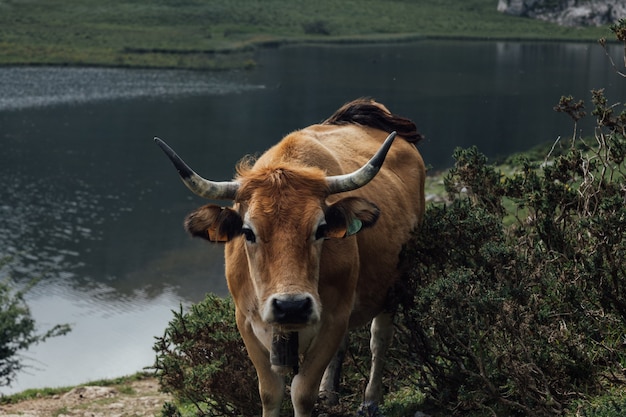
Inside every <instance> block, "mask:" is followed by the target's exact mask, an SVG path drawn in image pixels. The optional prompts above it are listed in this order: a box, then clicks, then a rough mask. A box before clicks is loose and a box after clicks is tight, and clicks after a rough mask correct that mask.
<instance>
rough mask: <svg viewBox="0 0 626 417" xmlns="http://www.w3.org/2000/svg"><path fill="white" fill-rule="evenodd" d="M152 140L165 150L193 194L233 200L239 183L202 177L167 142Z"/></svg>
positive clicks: (213, 198) (157, 139)
mask: <svg viewBox="0 0 626 417" xmlns="http://www.w3.org/2000/svg"><path fill="white" fill-rule="evenodd" d="M154 141H155V142H156V143H157V145H159V147H160V148H161V149H162V150H163V152H165V154H166V155H167V157H168V158H170V161H172V163H173V164H174V166H175V167H176V170H177V171H178V174H179V175H180V178H181V179H182V180H183V182H184V183H185V185H186V186H187V188H189V189H190V190H191V191H192V192H193V193H194V194H197V195H199V196H200V197H203V198H208V199H210V200H234V199H235V196H236V195H237V190H238V189H239V183H238V182H237V181H222V182H215V181H210V180H207V179H205V178H202V177H201V176H200V175H198V174H196V173H195V172H194V171H193V169H191V168H189V166H188V165H187V164H186V163H185V161H183V160H182V159H181V158H180V156H178V155H177V154H176V152H174V150H173V149H172V148H170V147H169V146H168V145H167V143H165V142H163V141H162V140H161V139H159V138H156V137H155V138H154Z"/></svg>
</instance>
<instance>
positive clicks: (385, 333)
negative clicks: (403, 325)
mask: <svg viewBox="0 0 626 417" xmlns="http://www.w3.org/2000/svg"><path fill="white" fill-rule="evenodd" d="M392 337H393V314H392V313H389V312H383V313H380V314H379V315H378V316H376V317H374V320H372V326H371V337H370V350H371V351H372V367H371V368H370V378H369V382H368V384H367V387H366V388H365V397H364V399H363V404H362V405H361V413H362V414H363V415H366V416H370V415H376V414H377V410H378V403H379V402H380V401H381V400H382V397H383V370H384V367H385V355H386V353H387V349H388V348H389V344H390V343H391V339H392Z"/></svg>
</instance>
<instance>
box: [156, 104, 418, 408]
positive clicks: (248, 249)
mask: <svg viewBox="0 0 626 417" xmlns="http://www.w3.org/2000/svg"><path fill="white" fill-rule="evenodd" d="M392 131H397V132H398V135H399V136H400V137H402V138H403V139H404V140H400V141H396V143H395V144H394V146H393V147H391V144H392V142H393V140H394V137H395V135H396V133H395V132H393V133H391V134H389V132H392ZM385 138H387V139H385ZM419 139H421V136H420V134H419V133H418V132H417V130H416V128H415V124H414V123H412V122H411V121H410V120H408V119H405V118H403V117H399V116H396V115H393V114H391V113H390V112H389V111H388V110H387V109H386V108H385V107H384V106H383V105H381V104H378V103H376V102H374V101H371V100H367V99H359V100H355V101H353V102H351V103H348V104H346V105H344V106H343V107H342V108H340V109H339V110H338V111H337V112H336V113H335V114H334V115H333V116H331V117H330V118H329V119H328V120H326V121H325V122H323V123H322V124H318V125H313V126H309V127H307V128H305V129H302V130H298V131H296V132H293V133H291V134H289V135H287V136H286V137H285V138H284V139H283V140H282V141H280V142H279V143H278V144H277V145H275V146H274V147H272V148H271V149H269V150H268V151H267V152H266V153H265V154H263V155H262V156H261V157H260V158H259V159H258V160H257V161H256V162H255V163H254V164H251V163H249V162H245V163H241V164H240V166H239V167H238V175H237V177H236V178H235V179H234V180H233V181H227V182H213V181H209V180H206V179H204V178H202V177H200V176H198V175H197V174H196V173H195V172H194V171H192V170H191V169H190V168H189V167H188V166H187V165H186V164H185V163H184V162H183V161H182V160H181V159H180V158H179V157H178V156H177V155H176V154H175V153H174V151H172V150H171V149H170V148H169V147H168V146H167V145H166V144H165V143H164V142H163V141H161V140H159V139H158V138H155V140H156V141H157V143H158V144H159V145H160V146H161V148H162V149H163V150H164V151H165V152H166V154H167V155H168V156H169V157H170V159H171V160H172V162H173V163H174V164H175V166H176V168H177V169H178V171H179V174H180V175H181V177H182V179H183V181H184V182H185V184H186V185H187V186H188V187H189V188H190V189H191V190H192V191H193V192H194V193H196V194H198V195H200V196H202V197H205V198H209V199H218V200H233V201H234V204H233V206H232V208H225V207H220V206H217V205H213V204H209V205H206V206H203V207H201V208H199V209H197V210H196V211H194V212H193V213H191V214H190V215H189V216H188V217H187V218H186V220H185V228H186V229H187V231H189V232H190V233H191V234H192V235H194V236H199V237H202V238H204V239H207V240H209V241H212V242H225V243H226V247H225V260H226V278H227V281H228V288H229V290H230V293H231V294H232V297H233V299H234V301H235V306H236V320H237V327H238V328H239V331H240V333H241V336H242V337H243V341H244V343H245V345H246V348H247V350H248V354H249V356H250V359H251V360H252V362H253V364H254V366H255V368H256V371H257V375H258V377H259V392H260V395H261V401H262V403H263V416H264V417H270V416H278V415H279V410H280V404H281V402H282V398H283V393H284V375H285V374H286V373H288V372H289V371H290V370H292V369H293V370H294V372H295V375H294V376H293V379H292V383H291V400H292V403H293V408H294V412H295V415H296V416H297V417H304V416H310V415H311V413H312V411H313V407H314V404H315V401H316V400H317V398H318V390H319V392H320V393H321V394H323V395H324V397H325V398H326V399H327V400H329V401H333V400H336V394H335V392H336V388H335V387H334V385H335V380H336V379H337V378H336V374H335V373H336V372H337V369H338V367H339V366H340V364H338V363H336V361H332V359H333V356H334V355H335V353H336V352H338V350H339V348H340V347H341V346H342V343H343V341H344V337H345V335H346V334H347V330H348V328H349V327H354V326H361V325H364V324H366V323H367V322H369V321H370V320H371V321H372V324H371V342H370V347H371V350H372V367H371V371H370V380H369V384H368V386H367V388H366V391H365V398H364V405H365V406H367V407H368V412H371V411H373V410H375V409H376V404H377V403H378V401H379V400H380V398H381V396H382V386H381V378H382V369H383V366H384V356H385V351H386V349H387V347H388V344H389V342H390V339H391V336H392V317H391V315H392V314H391V312H390V311H386V310H385V308H384V307H385V305H386V301H387V298H388V294H389V292H390V289H391V288H392V287H393V285H394V283H395V281H396V280H397V279H398V276H399V271H398V256H399V253H400V250H401V248H402V245H403V244H404V243H405V242H406V241H407V240H408V238H409V235H410V233H411V231H412V230H413V229H414V228H415V227H416V226H417V225H418V223H419V222H420V220H421V218H422V215H423V213H424V176H425V169H424V163H423V161H422V158H421V156H420V154H419V152H418V151H417V149H416V147H415V144H416V143H417V141H418V140H419ZM372 155H374V157H372V158H371V159H369V158H370V157H371V156H372ZM385 158H386V159H385ZM368 160H369V161H368ZM383 161H384V162H385V163H384V166H382V164H383ZM381 166H382V168H381ZM368 183H369V184H368ZM366 184H368V185H366ZM357 232H359V233H358V234H357ZM331 362H332V363H331ZM329 364H330V365H329ZM325 370H326V372H325Z"/></svg>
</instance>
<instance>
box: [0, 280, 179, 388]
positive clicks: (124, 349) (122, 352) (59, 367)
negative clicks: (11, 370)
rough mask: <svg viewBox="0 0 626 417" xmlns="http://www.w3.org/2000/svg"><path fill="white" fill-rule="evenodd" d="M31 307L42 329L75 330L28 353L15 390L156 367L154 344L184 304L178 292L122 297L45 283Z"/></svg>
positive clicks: (99, 288) (102, 287)
mask: <svg viewBox="0 0 626 417" xmlns="http://www.w3.org/2000/svg"><path fill="white" fill-rule="evenodd" d="M28 303H29V305H30V306H31V309H32V314H33V316H34V317H37V318H38V324H39V325H40V326H42V327H45V328H49V327H52V326H54V325H55V324H57V323H69V324H71V326H72V331H71V333H70V334H68V335H67V336H65V337H58V338H53V339H50V340H48V341H46V342H45V343H43V344H40V345H37V346H35V347H34V348H32V349H31V350H30V351H29V352H27V353H26V354H25V355H24V357H25V359H26V361H25V364H26V365H28V369H27V370H26V372H23V373H22V374H21V375H20V377H19V380H18V384H17V385H16V386H15V387H12V391H19V389H20V388H27V387H48V386H67V385H75V384H79V383H84V382H86V379H85V376H88V378H92V379H93V378H98V379H99V378H113V377H118V376H121V375H128V374H132V373H135V372H137V371H138V370H140V369H141V367H143V366H150V365H152V364H153V361H152V358H153V352H152V345H151V343H150V342H151V341H153V340H154V336H157V335H161V334H162V333H163V331H164V329H165V327H166V326H167V323H168V322H169V320H171V318H172V314H171V310H172V309H176V308H177V306H178V305H179V303H181V300H180V296H179V295H177V294H176V292H175V290H174V289H172V288H165V289H163V290H162V291H160V293H159V294H158V295H157V296H148V295H147V294H145V293H144V292H143V291H141V290H137V291H135V293H134V294H130V295H128V296H127V297H120V295H119V294H118V293H117V292H116V291H115V290H113V289H112V288H110V287H108V286H106V285H103V284H99V285H97V286H96V287H94V288H91V289H88V290H85V289H84V288H81V289H73V288H72V286H71V285H64V284H63V283H62V282H54V283H53V284H50V285H48V284H47V283H46V282H43V283H42V284H40V285H38V287H37V291H36V293H33V294H30V295H29V297H28ZM184 304H188V303H184ZM3 391H4V390H3Z"/></svg>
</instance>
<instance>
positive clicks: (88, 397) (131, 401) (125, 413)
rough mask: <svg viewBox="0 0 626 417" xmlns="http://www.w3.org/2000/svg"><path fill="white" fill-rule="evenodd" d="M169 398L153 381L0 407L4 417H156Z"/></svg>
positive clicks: (75, 391)
mask: <svg viewBox="0 0 626 417" xmlns="http://www.w3.org/2000/svg"><path fill="white" fill-rule="evenodd" d="M169 399H170V396H169V395H167V394H163V393H162V392H159V383H158V382H157V380H156V379H154V378H145V379H141V380H138V381H129V382H128V383H127V384H124V385H121V386H115V387H100V386H85V387H76V388H74V389H72V390H71V391H69V392H67V393H65V394H60V395H54V396H50V397H41V398H36V399H31V400H25V401H22V402H19V403H16V404H0V416H6V417H78V416H80V417H138V416H159V415H160V412H161V408H162V406H163V403H164V402H165V401H167V400H169Z"/></svg>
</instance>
